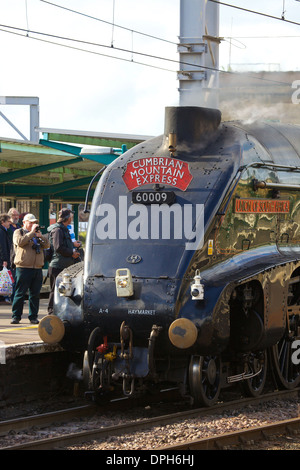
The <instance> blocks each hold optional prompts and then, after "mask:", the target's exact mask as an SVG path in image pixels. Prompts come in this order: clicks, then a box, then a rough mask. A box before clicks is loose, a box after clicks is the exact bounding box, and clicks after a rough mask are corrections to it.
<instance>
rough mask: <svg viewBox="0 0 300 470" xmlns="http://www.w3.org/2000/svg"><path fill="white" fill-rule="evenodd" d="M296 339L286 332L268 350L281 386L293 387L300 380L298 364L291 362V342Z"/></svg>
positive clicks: (299, 366)
mask: <svg viewBox="0 0 300 470" xmlns="http://www.w3.org/2000/svg"><path fill="white" fill-rule="evenodd" d="M294 339H296V338H295V337H290V336H289V334H288V333H287V332H286V333H285V335H284V336H283V337H282V338H281V340H280V341H279V342H278V343H277V344H275V346H273V347H272V348H271V350H270V353H271V358H272V362H273V366H274V372H275V378H276V379H277V382H278V385H279V386H281V387H282V388H286V389H289V390H291V389H293V388H295V387H297V386H298V385H299V382H300V365H299V364H298V365H297V364H293V362H292V354H293V350H292V347H291V346H292V342H293V340H294Z"/></svg>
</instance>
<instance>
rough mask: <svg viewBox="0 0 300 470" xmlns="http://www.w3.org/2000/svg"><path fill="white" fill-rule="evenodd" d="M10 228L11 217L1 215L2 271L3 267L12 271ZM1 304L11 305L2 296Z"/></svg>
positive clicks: (0, 244)
mask: <svg viewBox="0 0 300 470" xmlns="http://www.w3.org/2000/svg"><path fill="white" fill-rule="evenodd" d="M9 226H10V216H9V215H8V214H0V269H1V271H2V269H3V267H5V268H7V269H10V251H11V243H12V242H11V239H10V237H9V235H8V228H9ZM0 303H1V304H4V303H5V304H10V300H9V298H8V297H3V296H0Z"/></svg>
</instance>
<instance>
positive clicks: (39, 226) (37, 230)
mask: <svg viewBox="0 0 300 470" xmlns="http://www.w3.org/2000/svg"><path fill="white" fill-rule="evenodd" d="M43 228H45V226H43V225H38V226H37V227H36V229H35V231H36V232H39V231H40V230H42V229H43Z"/></svg>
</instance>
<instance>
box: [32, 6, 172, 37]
mask: <svg viewBox="0 0 300 470" xmlns="http://www.w3.org/2000/svg"><path fill="white" fill-rule="evenodd" d="M39 1H40V2H42V3H47V4H48V5H51V6H54V7H57V8H61V9H62V10H66V11H70V12H72V13H75V14H77V15H81V16H84V17H86V18H90V19H92V20H95V21H100V22H101V23H105V24H109V25H110V26H113V27H114V28H120V29H124V30H125V31H130V32H131V33H135V34H140V35H141V36H146V37H148V38H151V39H156V40H158V41H163V42H167V43H169V44H174V45H177V43H176V42H174V41H170V40H169V39H164V38H161V37H158V36H154V35H152V34H147V33H144V32H142V31H137V30H135V29H131V28H126V26H121V25H119V24H115V22H114V20H113V22H111V21H107V20H103V19H101V18H98V17H96V16H91V15H88V14H86V13H82V12H81V11H78V10H73V9H72V8H67V7H64V6H62V5H57V3H53V2H49V1H48V0H39ZM113 16H114V12H113Z"/></svg>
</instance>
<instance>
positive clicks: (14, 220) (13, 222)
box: [7, 207, 22, 301]
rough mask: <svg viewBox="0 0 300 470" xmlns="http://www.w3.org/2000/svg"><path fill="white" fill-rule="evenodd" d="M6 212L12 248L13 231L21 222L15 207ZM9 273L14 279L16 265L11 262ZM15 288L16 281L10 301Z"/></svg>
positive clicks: (19, 226)
mask: <svg viewBox="0 0 300 470" xmlns="http://www.w3.org/2000/svg"><path fill="white" fill-rule="evenodd" d="M7 214H8V215H9V216H10V226H9V228H8V230H7V233H8V235H9V237H10V240H11V245H12V248H13V241H12V240H13V235H14V231H15V230H17V229H18V228H21V227H22V224H20V223H19V219H20V214H19V212H18V211H17V209H16V208H15V207H11V208H10V209H9V211H8V213H7ZM13 251H14V250H12V252H13ZM11 273H12V277H13V279H15V278H16V267H15V265H14V264H13V263H12V265H11ZM15 290H16V283H15V282H14V283H13V292H12V295H11V301H13V298H14V295H15Z"/></svg>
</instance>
